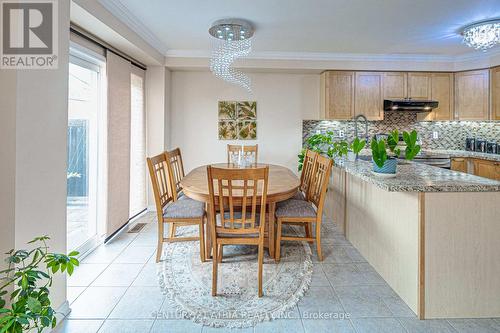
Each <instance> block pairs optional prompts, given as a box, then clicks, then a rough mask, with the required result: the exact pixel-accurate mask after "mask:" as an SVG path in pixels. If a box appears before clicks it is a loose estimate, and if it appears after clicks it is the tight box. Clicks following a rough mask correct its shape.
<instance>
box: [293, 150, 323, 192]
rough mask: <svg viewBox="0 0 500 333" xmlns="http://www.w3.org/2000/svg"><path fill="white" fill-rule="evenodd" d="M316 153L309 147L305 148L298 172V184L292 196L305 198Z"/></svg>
mask: <svg viewBox="0 0 500 333" xmlns="http://www.w3.org/2000/svg"><path fill="white" fill-rule="evenodd" d="M317 156H318V153H317V152H315V151H312V150H310V149H306V152H305V153H304V161H303V162H302V173H301V174H300V186H299V190H298V191H297V194H295V196H294V197H293V198H294V199H297V200H307V191H308V189H309V185H310V184H311V179H312V173H313V168H314V163H316V158H317Z"/></svg>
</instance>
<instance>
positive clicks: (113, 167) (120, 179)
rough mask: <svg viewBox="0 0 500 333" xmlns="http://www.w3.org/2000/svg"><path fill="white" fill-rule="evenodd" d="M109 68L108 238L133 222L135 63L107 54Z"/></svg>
mask: <svg viewBox="0 0 500 333" xmlns="http://www.w3.org/2000/svg"><path fill="white" fill-rule="evenodd" d="M106 69H107V76H108V138H107V139H108V144H107V146H108V149H107V154H108V158H107V160H108V200H107V221H106V238H109V237H110V236H112V235H113V234H114V233H115V232H116V231H117V230H119V229H120V228H121V227H122V226H123V225H124V224H126V223H127V222H128V220H129V192H130V119H131V113H130V110H131V105H130V104H131V98H130V95H131V93H130V71H131V63H130V61H128V60H125V59H123V58H122V57H120V56H118V55H116V54H114V53H113V52H110V51H107V52H106Z"/></svg>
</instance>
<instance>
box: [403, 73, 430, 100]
mask: <svg viewBox="0 0 500 333" xmlns="http://www.w3.org/2000/svg"><path fill="white" fill-rule="evenodd" d="M431 77H432V75H431V73H408V97H409V98H412V99H427V100H429V99H431V80H432V78H431Z"/></svg>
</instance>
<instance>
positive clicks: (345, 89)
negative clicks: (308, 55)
mask: <svg viewBox="0 0 500 333" xmlns="http://www.w3.org/2000/svg"><path fill="white" fill-rule="evenodd" d="M354 81H355V77H354V72H348V71H327V72H324V73H322V74H321V80H320V82H321V87H320V95H321V97H320V98H321V100H320V107H321V111H320V112H321V118H323V119H351V118H352V117H353V116H354Z"/></svg>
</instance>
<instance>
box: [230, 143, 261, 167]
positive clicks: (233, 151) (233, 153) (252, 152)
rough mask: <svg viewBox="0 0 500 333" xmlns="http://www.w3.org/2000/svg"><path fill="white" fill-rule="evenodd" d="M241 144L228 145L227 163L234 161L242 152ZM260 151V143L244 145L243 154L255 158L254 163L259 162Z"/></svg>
mask: <svg viewBox="0 0 500 333" xmlns="http://www.w3.org/2000/svg"><path fill="white" fill-rule="evenodd" d="M241 148H242V146H241V145H227V163H232V162H233V161H234V158H237V157H238V154H239V153H240V152H241ZM258 152H259V145H254V146H243V155H244V156H245V157H251V158H253V164H255V165H256V164H257V154H258Z"/></svg>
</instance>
